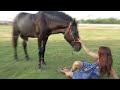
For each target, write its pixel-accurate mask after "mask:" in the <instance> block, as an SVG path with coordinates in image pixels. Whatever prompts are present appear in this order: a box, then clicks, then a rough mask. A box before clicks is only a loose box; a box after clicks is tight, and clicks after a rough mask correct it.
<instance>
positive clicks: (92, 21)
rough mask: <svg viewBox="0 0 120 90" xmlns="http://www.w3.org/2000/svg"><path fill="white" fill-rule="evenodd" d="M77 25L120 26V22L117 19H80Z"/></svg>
mask: <svg viewBox="0 0 120 90" xmlns="http://www.w3.org/2000/svg"><path fill="white" fill-rule="evenodd" d="M79 23H83V24H120V20H119V19H117V18H103V19H102V18H97V19H87V20H84V19H81V20H79Z"/></svg>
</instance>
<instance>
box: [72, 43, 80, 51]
mask: <svg viewBox="0 0 120 90" xmlns="http://www.w3.org/2000/svg"><path fill="white" fill-rule="evenodd" d="M73 49H74V51H75V52H79V51H80V50H81V45H80V44H77V45H74V46H73Z"/></svg>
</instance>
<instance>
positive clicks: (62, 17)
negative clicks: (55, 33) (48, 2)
mask: <svg viewBox="0 0 120 90" xmlns="http://www.w3.org/2000/svg"><path fill="white" fill-rule="evenodd" d="M39 12H40V11H39ZM44 13H46V14H49V15H51V16H56V17H59V18H61V19H63V20H65V21H72V20H73V19H72V17H70V16H69V15H67V14H65V13H63V12H60V11H44Z"/></svg>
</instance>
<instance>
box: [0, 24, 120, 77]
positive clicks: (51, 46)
mask: <svg viewBox="0 0 120 90" xmlns="http://www.w3.org/2000/svg"><path fill="white" fill-rule="evenodd" d="M11 32H12V26H5V25H0V79H67V78H66V77H65V76H64V75H62V74H59V73H58V72H57V70H58V69H59V68H63V67H64V66H67V67H68V68H69V69H70V68H71V65H72V63H73V62H74V61H75V60H81V61H87V62H90V63H93V61H94V59H93V58H92V57H90V56H88V55H87V54H86V53H85V52H84V50H83V49H82V50H81V51H80V52H73V51H72V48H71V46H70V45H69V43H67V42H66V41H65V39H64V37H63V35H62V34H56V35H51V36H50V37H49V40H48V42H47V46H46V53H45V60H46V63H47V65H46V66H42V70H39V69H38V46H37V39H32V38H30V39H29V44H28V53H29V56H30V58H31V59H30V61H26V60H25V58H24V57H25V55H24V51H23V47H22V39H20V38H19V41H18V57H19V61H18V62H16V61H15V60H14V58H13V56H14V55H13V54H14V52H13V47H12V38H11ZM79 35H80V37H81V39H82V40H83V42H84V43H85V45H86V46H87V47H88V48H89V49H90V50H92V51H93V52H96V53H97V50H98V47H99V46H108V47H110V48H111V50H112V54H113V60H114V63H113V68H114V69H115V71H116V73H117V74H118V76H119V77H120V55H119V54H120V26H90V25H88V26H80V27H79ZM101 78H102V79H112V77H101Z"/></svg>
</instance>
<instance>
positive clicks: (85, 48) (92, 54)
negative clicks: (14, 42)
mask: <svg viewBox="0 0 120 90" xmlns="http://www.w3.org/2000/svg"><path fill="white" fill-rule="evenodd" d="M79 41H80V42H81V45H82V48H83V49H84V50H85V52H86V53H87V54H88V55H90V56H92V57H93V58H95V59H96V60H98V58H99V57H98V54H96V53H94V52H92V51H90V50H89V49H88V48H87V47H86V46H85V45H84V43H83V42H82V40H79Z"/></svg>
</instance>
